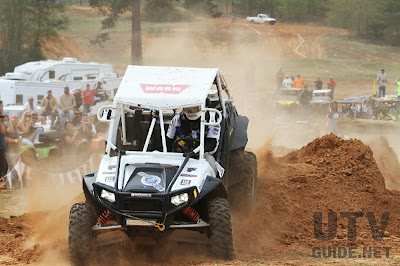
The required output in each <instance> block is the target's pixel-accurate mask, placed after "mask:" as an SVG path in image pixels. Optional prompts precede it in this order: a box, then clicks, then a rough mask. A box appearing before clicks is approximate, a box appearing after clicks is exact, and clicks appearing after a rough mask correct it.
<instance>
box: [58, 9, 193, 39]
mask: <svg viewBox="0 0 400 266" xmlns="http://www.w3.org/2000/svg"><path fill="white" fill-rule="evenodd" d="M69 18H70V25H69V28H68V30H66V31H63V32H60V33H61V34H83V35H88V34H89V35H94V34H96V33H97V32H98V31H99V30H100V28H101V22H102V20H103V19H104V17H101V16H100V17H88V16H84V15H80V14H69ZM188 23H196V22H185V24H188ZM177 24H180V23H179V22H178V23H177V22H162V23H161V22H149V21H142V25H141V26H142V32H143V34H158V33H161V32H164V31H166V30H168V29H169V28H170V27H172V26H175V25H177ZM110 32H114V33H121V32H126V33H130V32H131V19H130V18H129V17H128V16H122V17H121V19H120V20H119V21H118V22H117V25H116V27H115V28H114V29H112V30H110Z"/></svg>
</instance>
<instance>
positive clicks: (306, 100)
mask: <svg viewBox="0 0 400 266" xmlns="http://www.w3.org/2000/svg"><path fill="white" fill-rule="evenodd" d="M311 97H312V95H311V92H310V91H308V88H307V85H304V90H303V91H302V92H301V93H300V104H301V106H302V107H303V115H304V116H305V118H307V119H308V116H309V110H310V102H311Z"/></svg>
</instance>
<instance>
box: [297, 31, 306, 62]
mask: <svg viewBox="0 0 400 266" xmlns="http://www.w3.org/2000/svg"><path fill="white" fill-rule="evenodd" d="M297 36H299V38H300V40H301V43H300V44H299V45H298V46H297V47H296V50H295V52H296V53H297V54H298V55H300V56H302V57H304V58H307V56H305V55H303V54H302V53H300V52H299V48H300V47H301V46H302V45H303V44H304V43H305V42H306V41H305V40H304V39H303V38H302V37H301V35H300V34H298V33H297Z"/></svg>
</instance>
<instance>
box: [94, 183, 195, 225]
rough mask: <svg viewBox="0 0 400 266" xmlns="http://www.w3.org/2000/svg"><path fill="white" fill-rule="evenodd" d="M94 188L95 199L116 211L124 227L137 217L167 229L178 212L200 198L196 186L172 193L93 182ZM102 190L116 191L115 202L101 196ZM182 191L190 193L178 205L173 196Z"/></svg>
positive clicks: (119, 221) (113, 211) (118, 219)
mask: <svg viewBox="0 0 400 266" xmlns="http://www.w3.org/2000/svg"><path fill="white" fill-rule="evenodd" d="M93 190H94V198H95V200H96V201H97V202H98V203H99V204H100V205H101V206H103V207H104V208H105V209H109V210H110V211H111V212H112V213H114V214H115V215H116V218H117V221H118V223H119V224H120V225H121V226H123V227H125V226H127V220H130V219H135V218H136V219H139V220H140V219H143V220H147V221H154V222H155V223H156V224H160V225H163V226H165V229H167V228H169V226H170V225H171V224H172V222H173V221H174V217H175V214H176V213H178V212H180V211H181V210H182V209H184V208H186V207H188V206H192V205H193V204H195V203H196V202H197V201H198V199H199V192H198V191H197V188H196V187H194V186H193V187H188V188H184V189H181V190H177V191H173V192H170V193H133V192H121V191H116V190H115V189H114V188H113V187H110V186H107V185H104V184H101V183H93ZM102 190H106V191H108V192H111V193H114V195H115V202H110V201H108V200H106V199H104V198H101V197H100V195H101V192H102ZM182 193H187V194H188V201H187V202H185V203H182V204H181V205H178V206H175V205H174V204H172V203H171V198H172V197H173V196H175V195H179V194H182ZM160 231H161V230H160Z"/></svg>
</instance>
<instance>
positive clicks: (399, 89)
mask: <svg viewBox="0 0 400 266" xmlns="http://www.w3.org/2000/svg"><path fill="white" fill-rule="evenodd" d="M394 85H396V86H397V97H398V98H400V78H398V79H397V80H396V82H395V83H394Z"/></svg>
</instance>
